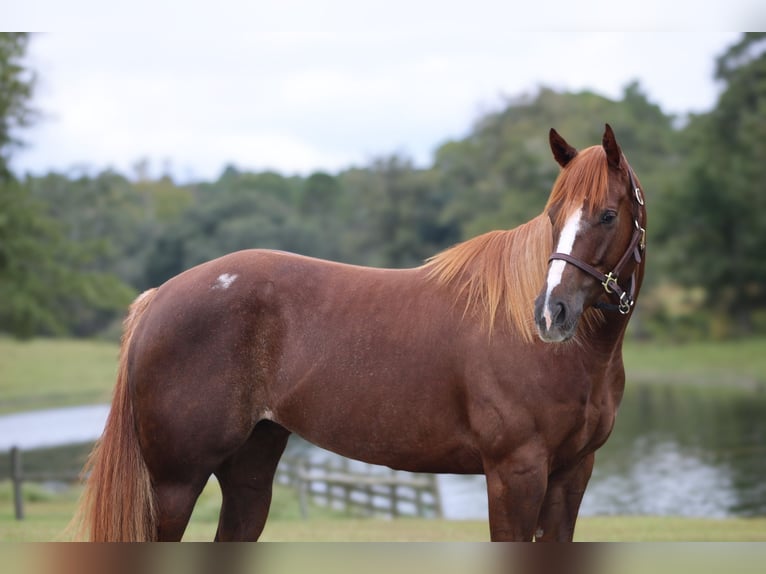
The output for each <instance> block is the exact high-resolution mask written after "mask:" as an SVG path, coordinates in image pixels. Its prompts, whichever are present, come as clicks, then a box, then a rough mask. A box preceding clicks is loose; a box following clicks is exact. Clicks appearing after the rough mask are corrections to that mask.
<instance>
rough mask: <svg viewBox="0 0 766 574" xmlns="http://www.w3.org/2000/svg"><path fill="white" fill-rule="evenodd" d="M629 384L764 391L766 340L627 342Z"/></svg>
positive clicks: (626, 355) (626, 354) (625, 352)
mask: <svg viewBox="0 0 766 574" xmlns="http://www.w3.org/2000/svg"><path fill="white" fill-rule="evenodd" d="M623 357H624V360H625V370H626V372H627V376H628V382H630V381H635V382H659V383H686V384H704V385H737V386H744V387H750V388H755V387H759V388H766V339H765V338H752V339H743V340H737V341H726V342H699V343H687V344H682V345H668V344H662V343H656V342H646V343H636V342H628V343H626V344H625V346H624V348H623Z"/></svg>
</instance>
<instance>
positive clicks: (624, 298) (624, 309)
mask: <svg viewBox="0 0 766 574" xmlns="http://www.w3.org/2000/svg"><path fill="white" fill-rule="evenodd" d="M632 306H633V300H632V299H631V298H630V297H629V296H628V294H627V293H623V294H622V295H620V303H619V305H618V307H617V310H618V311H619V312H620V313H621V314H622V315H627V314H628V313H630V308H631V307H632Z"/></svg>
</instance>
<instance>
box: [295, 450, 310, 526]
mask: <svg viewBox="0 0 766 574" xmlns="http://www.w3.org/2000/svg"><path fill="white" fill-rule="evenodd" d="M309 468H310V467H309V461H308V459H299V460H298V461H296V464H295V477H296V478H297V480H298V505H299V506H300V509H301V518H303V519H304V520H305V519H306V518H308V516H309V504H308V495H309V493H308V490H309V489H310V488H311V482H309V477H308V474H309Z"/></svg>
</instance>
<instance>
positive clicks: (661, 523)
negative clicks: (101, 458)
mask: <svg viewBox="0 0 766 574" xmlns="http://www.w3.org/2000/svg"><path fill="white" fill-rule="evenodd" d="M25 491H26V497H27V501H26V505H25V512H26V519H25V520H24V521H21V522H18V521H16V520H14V518H13V505H12V502H11V497H10V485H8V483H5V484H0V542H21V541H23V542H35V541H53V540H62V539H65V537H64V535H63V532H64V529H65V527H66V525H67V523H68V521H69V520H70V518H71V517H72V515H73V513H74V508H75V506H76V501H77V497H78V493H79V491H78V490H77V489H72V490H70V491H67V492H65V493H60V494H55V495H54V494H50V493H48V492H45V491H44V490H42V489H40V488H39V487H37V486H35V485H29V486H25ZM219 508H220V494H219V492H218V488H217V486H216V485H215V484H214V483H211V485H210V486H209V487H208V488H207V489H206V490H205V492H204V493H203V495H202V496H201V497H200V500H199V502H198V504H197V507H196V508H195V511H194V514H193V516H192V520H191V523H190V525H189V528H188V530H187V533H186V536H185V538H184V539H185V540H187V541H207V540H211V539H212V538H213V536H214V535H215V530H216V524H217V520H218V510H219ZM262 540H264V541H286V542H321V541H329V542H338V541H348V542H361V541H377V542H403V541H408V542H413V541H414V542H418V541H445V542H455V541H463V542H482V541H487V540H489V528H488V526H487V522H486V521H484V520H431V519H416V518H400V519H396V520H386V519H353V518H346V517H344V516H342V515H338V514H334V513H332V512H330V511H327V510H324V509H320V508H313V509H312V510H311V512H310V517H309V518H308V519H306V520H303V519H301V518H300V516H299V514H298V502H297V499H296V496H295V494H294V493H293V491H291V490H289V489H287V488H284V487H277V488H276V489H275V496H274V503H273V506H272V511H271V516H270V518H269V522H268V523H267V525H266V529H265V531H264V533H263V536H262ZM576 540H579V541H623V542H625V541H630V542H660V541H661V542H673V541H740V542H741V541H760V542H766V518H753V519H745V518H738V519H726V520H717V519H698V518H668V517H652V516H600V517H585V518H581V519H580V520H579V521H578V526H577V533H576Z"/></svg>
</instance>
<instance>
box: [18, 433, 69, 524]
mask: <svg viewBox="0 0 766 574" xmlns="http://www.w3.org/2000/svg"><path fill="white" fill-rule="evenodd" d="M21 453H22V451H21V449H20V448H18V447H15V446H14V447H13V448H11V450H10V477H11V483H12V485H13V511H14V515H15V516H16V520H24V496H23V493H22V484H23V483H24V482H46V481H54V482H75V481H77V480H78V479H79V470H74V469H72V470H60V471H56V472H25V471H24V464H23V459H22V456H21Z"/></svg>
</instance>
